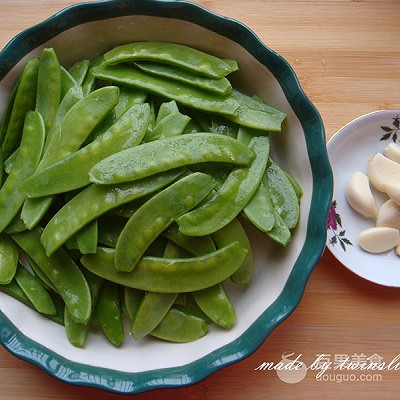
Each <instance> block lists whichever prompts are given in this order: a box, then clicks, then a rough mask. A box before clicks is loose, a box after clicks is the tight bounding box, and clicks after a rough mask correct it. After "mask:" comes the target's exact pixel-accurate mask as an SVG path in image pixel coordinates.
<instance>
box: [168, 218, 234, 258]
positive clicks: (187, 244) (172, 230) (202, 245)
mask: <svg viewBox="0 0 400 400" xmlns="http://www.w3.org/2000/svg"><path fill="white" fill-rule="evenodd" d="M162 235H163V236H164V237H166V238H167V239H169V240H170V241H172V242H174V243H175V244H177V245H178V246H180V247H182V248H183V249H185V250H186V251H188V252H189V253H190V254H192V255H194V256H200V255H202V254H206V253H211V252H213V251H215V250H216V248H215V243H214V241H213V239H212V237H211V236H210V235H207V236H199V237H193V236H186V235H183V234H182V233H181V232H180V231H179V227H178V225H177V224H176V223H173V224H171V225H170V226H168V228H166V229H165V230H164V231H163V233H162ZM235 240H236V239H235Z"/></svg>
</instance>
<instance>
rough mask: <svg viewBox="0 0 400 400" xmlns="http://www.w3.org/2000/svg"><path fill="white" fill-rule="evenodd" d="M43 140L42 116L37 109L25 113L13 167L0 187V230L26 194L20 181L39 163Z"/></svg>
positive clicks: (19, 205) (22, 201)
mask: <svg viewBox="0 0 400 400" xmlns="http://www.w3.org/2000/svg"><path fill="white" fill-rule="evenodd" d="M44 140H45V126H44V122H43V118H42V117H41V115H40V114H39V113H38V112H37V111H29V112H28V113H27V114H26V117H25V122H24V128H23V133H22V139H21V144H20V147H19V150H18V154H17V157H16V159H15V162H14V165H13V168H12V170H11V172H10V174H9V175H8V178H7V179H6V181H5V183H4V185H3V187H2V188H1V189H0V232H2V231H3V230H4V229H5V228H6V227H7V225H8V224H9V223H10V222H11V221H12V220H13V218H14V217H15V216H16V215H17V213H18V212H19V210H20V208H21V207H22V205H23V203H24V200H25V197H26V194H25V192H24V190H23V189H22V182H23V181H24V180H25V179H26V178H27V177H28V176H29V175H31V174H32V171H34V170H35V169H36V167H37V165H38V163H39V160H40V156H41V154H42V150H43V146H44Z"/></svg>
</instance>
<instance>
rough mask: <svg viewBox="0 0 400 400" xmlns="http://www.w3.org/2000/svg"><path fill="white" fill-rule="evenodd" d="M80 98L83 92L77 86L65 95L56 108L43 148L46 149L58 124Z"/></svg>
mask: <svg viewBox="0 0 400 400" xmlns="http://www.w3.org/2000/svg"><path fill="white" fill-rule="evenodd" d="M82 98H83V91H82V88H81V87H79V86H74V87H72V88H70V89H69V90H68V91H67V92H66V93H65V96H63V98H62V100H61V102H60V104H59V106H58V109H57V112H56V115H55V116H54V119H53V123H52V125H51V127H50V129H49V130H48V131H47V134H46V142H45V148H47V146H48V144H49V143H50V141H51V140H52V138H53V136H54V135H55V134H56V133H57V131H58V127H59V126H60V123H61V121H62V119H63V118H64V116H65V114H66V113H67V112H68V110H69V109H70V108H71V107H72V106H73V105H75V104H76V103H77V102H78V101H79V100H81V99H82Z"/></svg>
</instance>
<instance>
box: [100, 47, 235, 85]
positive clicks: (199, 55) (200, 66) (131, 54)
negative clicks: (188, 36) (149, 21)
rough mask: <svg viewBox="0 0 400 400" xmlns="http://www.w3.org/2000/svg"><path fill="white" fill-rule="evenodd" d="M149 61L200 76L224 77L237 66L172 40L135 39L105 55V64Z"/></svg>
mask: <svg viewBox="0 0 400 400" xmlns="http://www.w3.org/2000/svg"><path fill="white" fill-rule="evenodd" d="M136 60H147V61H155V62H158V63H166V64H171V65H175V66H178V67H181V68H184V69H187V70H189V71H192V72H194V73H196V74H199V75H204V76H209V77H211V78H221V77H223V76H225V75H228V74H230V73H231V72H233V71H236V70H237V69H238V66H237V63H233V62H232V60H231V61H230V62H227V61H225V60H223V59H221V58H218V57H215V56H213V55H211V54H208V53H204V52H202V51H199V50H196V49H194V48H192V47H189V46H184V45H181V44H176V43H169V42H153V41H151V42H134V43H128V44H123V45H120V46H116V47H114V48H113V49H111V50H110V51H108V52H107V53H105V54H104V61H103V64H104V65H110V64H116V63H121V62H128V61H136Z"/></svg>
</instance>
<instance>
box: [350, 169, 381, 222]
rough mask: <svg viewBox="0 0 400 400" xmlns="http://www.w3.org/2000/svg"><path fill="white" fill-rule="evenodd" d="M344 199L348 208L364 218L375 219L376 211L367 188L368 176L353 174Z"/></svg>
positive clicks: (360, 173) (372, 197) (357, 172)
mask: <svg viewBox="0 0 400 400" xmlns="http://www.w3.org/2000/svg"><path fill="white" fill-rule="evenodd" d="M346 199H347V201H348V202H349V204H350V206H351V207H352V208H353V209H354V210H355V211H357V212H359V213H360V214H362V215H364V216H365V217H370V218H375V217H376V215H377V213H378V210H377V207H376V203H375V199H374V196H373V195H372V192H371V188H370V186H369V180H368V176H367V175H365V174H363V173H362V172H360V171H356V172H354V173H353V174H352V175H351V177H350V179H349V181H348V183H347V188H346Z"/></svg>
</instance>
